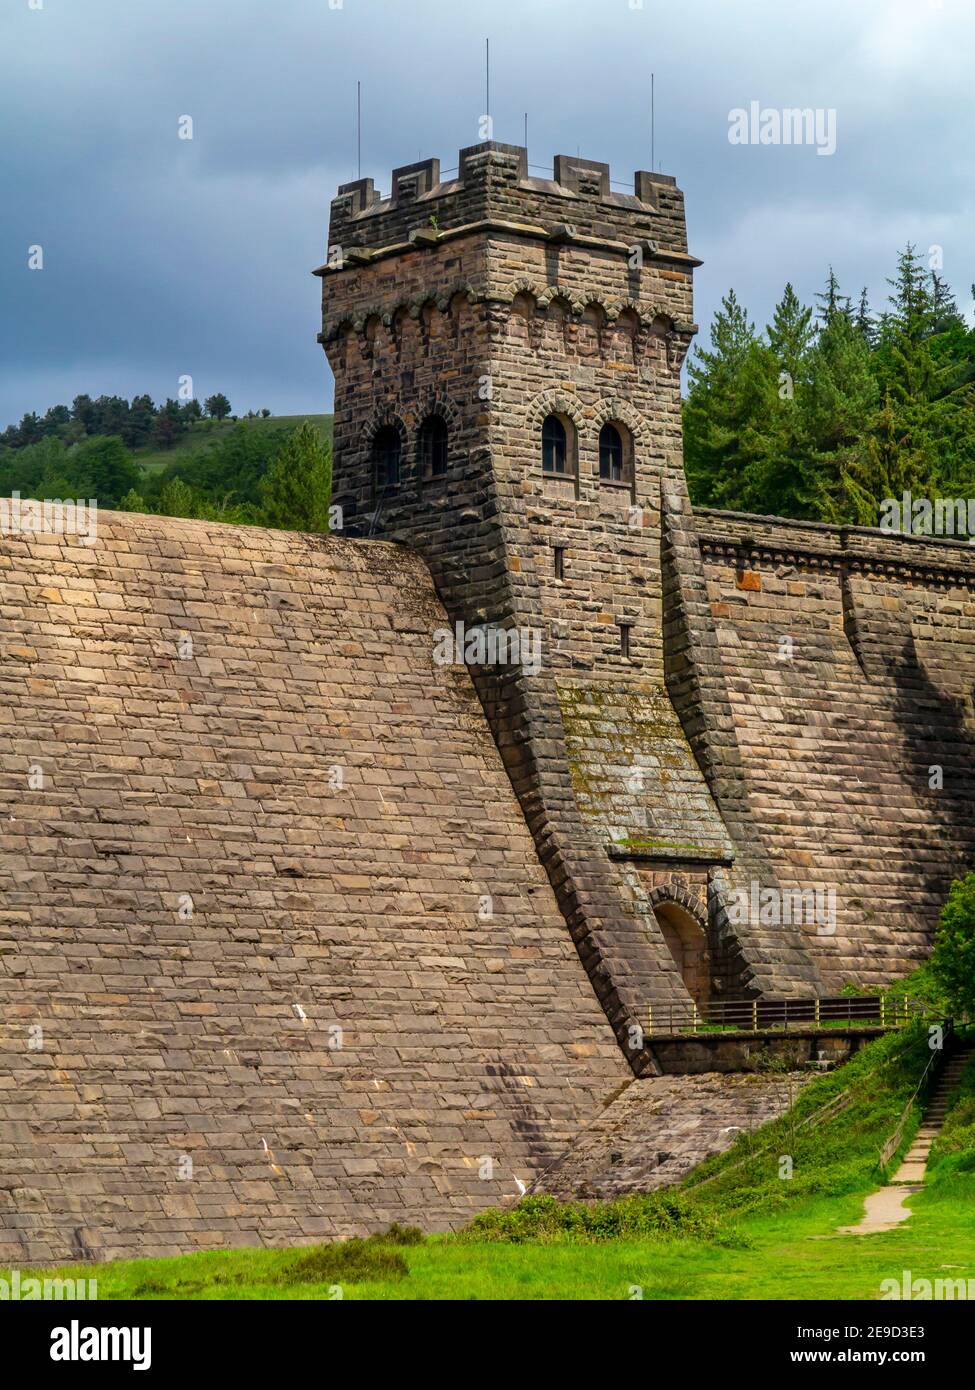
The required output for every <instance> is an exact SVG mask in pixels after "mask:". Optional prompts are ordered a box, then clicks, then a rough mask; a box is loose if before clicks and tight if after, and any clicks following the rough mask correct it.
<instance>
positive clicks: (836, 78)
mask: <svg viewBox="0 0 975 1390" xmlns="http://www.w3.org/2000/svg"><path fill="white" fill-rule="evenodd" d="M332 3H333V4H334V0H332ZM486 34H490V36H491V41H492V102H491V105H492V112H493V114H494V116H495V135H496V138H498V139H501V140H510V141H513V142H519V143H520V141H521V138H522V130H523V119H524V112H525V111H526V110H527V111H528V113H529V142H530V156H531V159H532V162H533V163H537V164H548V165H550V163H551V158H552V156H553V155H554V154H555V153H557V152H567V153H573V152H575V150H576V149H577V148H578V149H580V150H581V152H582V153H583V154H584V155H587V156H589V157H590V158H595V159H605V160H609V161H610V162H611V164H612V166H613V177H614V178H615V179H618V180H621V181H625V180H628V179H631V178H632V173H633V170H634V169H636V168H645V167H648V165H649V132H650V115H649V91H650V73H651V71H655V72H656V75H657V97H658V100H657V154H658V161H657V162H658V166H659V167H662V168H663V169H664V170H665V171H667V172H669V173H673V174H676V176H677V178H678V180H679V182H680V183H681V185H682V186H683V188H684V190H685V192H686V194H687V206H688V220H689V226H690V232H691V243H692V249H693V250H694V251H695V252H696V253H697V254H698V255H699V256H702V257H703V258H704V260H705V262H706V264H705V266H704V268H703V269H702V270H701V271H700V272H699V274H698V280H697V316H698V319H699V321H700V322H702V323H707V321H708V319H709V318H710V314H711V312H712V310H713V308H714V307H715V305H716V303H717V301H718V299H719V298H720V295H721V294H722V293H723V292H724V291H725V290H726V289H727V288H728V287H729V286H730V285H734V286H735V288H736V289H737V290H738V292H739V294H740V296H741V297H742V298H743V299H744V300H745V302H746V304H747V305H748V306H749V308H750V309H751V311H752V313H753V316H754V317H756V318H757V319H758V320H759V321H760V322H764V320H765V318H766V317H767V316H768V313H769V312H770V309H771V306H772V304H773V303H774V300H775V299H776V298H777V296H778V294H779V292H780V291H781V287H782V284H783V283H784V281H785V279H786V278H789V277H791V278H792V279H793V280H795V281H796V283H797V287H798V288H799V289H800V291H801V292H802V293H803V294H804V295H805V296H806V297H807V298H810V297H811V296H812V294H813V293H814V291H815V290H816V289H817V288H819V285H820V283H821V281H822V279H823V277H824V275H825V271H826V267H827V265H828V264H829V263H832V264H834V265H835V267H836V269H837V272H838V274H839V275H840V277H841V280H842V282H843V284H844V287H845V288H846V289H847V291H848V292H850V293H857V292H858V291H859V289H860V287H861V285H863V284H868V285H869V286H870V287H871V290H872V292H873V294H874V298H875V299H878V300H879V297H880V296H881V295H882V294H883V293H884V292H885V286H884V277H885V275H886V274H888V273H890V270H891V268H892V262H893V257H894V254H895V251H896V250H897V248H898V247H899V246H901V245H903V243H904V242H905V241H906V240H908V239H909V238H910V239H912V240H914V241H916V242H918V243H919V244H920V245H921V246H922V247H923V248H924V249H925V250H926V249H927V247H928V246H930V245H932V244H939V245H942V246H943V247H944V248H945V271H946V274H947V275H948V278H949V279H950V280H951V281H952V283H953V284H954V286H955V288H956V290H957V291H958V292H959V295H960V298H961V300H962V302H963V304H964V306H965V307H966V308H967V307H969V304H970V299H969V295H968V286H969V284H970V282H971V280H972V279H975V253H973V252H972V251H970V249H969V248H971V247H972V246H973V237H972V231H973V221H975V218H973V206H972V195H971V191H970V190H971V188H972V186H973V182H972V177H971V175H972V154H971V148H972V143H973V141H972V129H971V118H970V96H969V91H970V77H969V72H968V69H969V67H970V54H971V51H972V44H971V40H972V38H973V37H975V12H973V8H972V6H971V5H970V4H969V3H968V0H943V3H941V4H938V3H936V0H858V3H857V4H855V5H854V4H850V3H848V0H842V2H841V0H818V3H806V4H799V5H792V6H783V5H782V4H781V2H780V0H746V3H733V0H685V3H684V4H683V5H681V6H673V5H668V6H663V5H661V4H659V3H657V0H644V4H643V5H642V6H640V5H638V4H636V3H634V0H564V2H563V3H558V0H555V3H552V0H546V3H542V2H541V0H493V2H492V3H487V4H470V3H466V2H465V3H464V4H456V3H451V2H450V0H416V2H415V3H410V2H409V0H344V3H343V4H342V5H341V6H340V7H339V6H336V7H335V8H332V7H331V5H330V3H329V0H205V3H204V0H139V3H137V4H136V3H132V0H83V3H79V0H43V5H42V8H41V9H39V10H37V9H32V8H30V5H29V0H5V3H4V10H3V14H2V18H0V121H2V128H3V130H4V132H5V135H4V142H3V145H2V148H0V181H2V182H0V187H2V189H3V195H2V211H0V296H2V303H3V309H4V312H3V320H2V333H0V423H6V422H7V421H9V420H10V419H13V418H19V416H20V415H21V414H22V413H23V411H24V410H27V409H36V410H43V409H45V408H46V407H47V406H48V405H50V404H52V403H54V402H55V401H60V400H70V399H71V398H72V397H73V396H74V395H75V394H76V393H77V392H78V391H90V392H93V393H98V392H101V391H106V392H119V393H121V394H124V395H132V394H134V393H135V392H137V391H142V390H146V389H148V390H149V391H150V392H151V393H152V394H153V395H154V396H156V397H157V398H161V397H165V396H166V395H173V394H175V392H176V390H177V383H178V378H179V377H180V376H182V375H183V374H185V373H190V374H191V375H192V376H193V379H194V385H195V387H196V390H197V393H198V394H201V395H202V394H207V393H209V392H211V391H214V390H217V389H224V390H226V391H227V392H228V393H229V394H230V396H231V398H232V400H233V401H234V404H235V406H236V407H237V408H239V409H246V408H248V407H254V408H257V407H260V406H264V405H267V406H269V407H271V408H272V409H274V410H275V411H276V412H282V413H283V412H291V411H299V410H318V409H322V408H323V407H324V406H325V404H326V403H327V394H326V393H327V388H328V383H327V374H326V370H325V366H324V360H323V358H322V355H321V351H320V349H319V348H317V347H316V345H315V342H314V336H315V331H316V328H317V293H318V284H317V282H316V281H314V280H313V279H311V277H310V276H309V274H308V272H309V270H310V269H311V267H312V266H314V265H316V264H318V263H320V261H321V260H322V259H323V256H324V247H325V234H326V228H327V219H328V203H329V199H330V197H331V195H332V192H333V191H334V187H335V185H336V184H337V183H339V182H342V181H344V180H347V179H348V178H350V177H352V176H353V175H354V172H355V171H354V158H355V153H354V123H353V115H354V100H355V81H356V78H361V80H362V83H363V90H364V123H363V124H364V132H363V164H364V169H363V172H364V173H367V174H371V175H372V176H373V177H375V179H376V181H377V184H378V186H379V187H380V188H382V189H384V190H385V189H386V188H387V187H388V180H389V171H390V170H391V169H392V167H393V166H394V165H396V164H402V163H408V162H410V161H411V160H413V159H415V158H416V157H417V156H418V155H419V154H421V153H422V154H423V155H428V154H438V155H439V156H440V157H441V159H442V161H443V163H444V166H445V167H446V166H450V165H453V164H454V163H455V162H456V154H457V150H458V149H459V148H460V147H461V146H462V145H467V144H472V143H474V142H475V141H476V140H477V139H478V130H477V122H478V119H479V117H480V115H481V114H482V111H483V107H484V95H483V92H484V85H483V84H484V70H483V61H484V48H483V40H484V36H485V35H486ZM753 100H754V101H758V102H760V103H761V104H762V106H765V107H783V106H812V107H824V108H832V109H835V110H836V113H837V116H836V118H837V135H838V146H837V151H836V154H835V155H833V156H831V157H828V158H823V157H820V156H817V154H816V152H815V150H814V149H812V148H808V147H788V148H787V147H778V148H776V147H768V146H762V147H744V148H741V147H735V146H732V145H730V144H729V142H728V113H729V111H730V110H731V109H732V108H735V107H747V106H748V105H749V103H750V102H751V101H753ZM182 115H190V116H192V118H193V122H194V139H193V140H192V141H181V140H179V139H178V138H177V122H178V118H179V117H180V116H182ZM36 244H40V245H42V246H43V248H44V256H45V269H44V270H43V271H41V272H30V271H28V269H27V248H28V247H29V246H31V245H36Z"/></svg>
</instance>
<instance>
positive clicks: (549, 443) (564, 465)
mask: <svg viewBox="0 0 975 1390" xmlns="http://www.w3.org/2000/svg"><path fill="white" fill-rule="evenodd" d="M542 472H543V473H554V474H557V475H561V476H562V477H563V478H567V477H569V476H570V475H571V473H572V468H571V457H570V453H569V433H568V430H567V429H566V427H565V424H564V422H563V421H562V420H560V419H559V417H558V416H557V415H548V416H546V418H545V421H544V423H543V425H542Z"/></svg>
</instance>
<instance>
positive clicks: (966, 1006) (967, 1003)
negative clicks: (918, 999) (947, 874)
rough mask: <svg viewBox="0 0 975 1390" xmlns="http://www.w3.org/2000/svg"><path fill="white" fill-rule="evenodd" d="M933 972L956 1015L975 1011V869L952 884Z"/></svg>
mask: <svg viewBox="0 0 975 1390" xmlns="http://www.w3.org/2000/svg"><path fill="white" fill-rule="evenodd" d="M931 972H932V974H933V975H934V977H935V979H936V980H937V982H938V984H939V986H940V988H941V990H942V992H943V994H944V996H945V999H946V1001H947V1004H948V1007H949V1009H950V1010H951V1011H952V1013H954V1014H955V1016H956V1017H958V1016H960V1015H966V1014H973V1013H975V871H973V872H972V873H969V874H966V876H965V877H964V878H962V879H957V880H956V881H955V882H954V883H953V884H952V885H951V892H950V893H949V894H948V901H947V902H946V903H945V905H944V908H943V909H942V912H941V925H940V926H939V928H938V932H937V935H936V936H935V939H934V951H933V953H932V956H931Z"/></svg>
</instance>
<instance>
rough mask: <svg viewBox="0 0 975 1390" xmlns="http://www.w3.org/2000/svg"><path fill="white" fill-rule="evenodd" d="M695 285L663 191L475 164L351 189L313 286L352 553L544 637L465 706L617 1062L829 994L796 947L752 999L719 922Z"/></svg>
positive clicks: (490, 618)
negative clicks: (546, 881)
mask: <svg viewBox="0 0 975 1390" xmlns="http://www.w3.org/2000/svg"><path fill="white" fill-rule="evenodd" d="M698 264H700V262H698V261H696V260H695V259H694V257H693V256H691V255H690V254H689V252H688V247H687V234H686V228H685V220H684V204H683V196H682V194H681V192H680V190H679V189H678V188H677V186H676V183H675V181H674V179H672V178H669V177H666V176H664V175H662V174H657V173H648V172H646V171H640V172H637V173H636V175H635V176H634V182H633V191H632V192H617V191H615V190H614V188H613V185H612V183H611V180H610V170H609V166H608V165H606V164H600V163H595V162H592V161H589V160H583V159H575V158H571V157H568V156H558V157H557V158H556V160H555V167H554V177H553V178H550V179H549V178H533V177H530V176H529V173H528V164H527V155H526V151H525V150H524V149H521V148H518V147H515V146H510V145H501V144H497V143H487V144H482V145H476V146H473V147H471V148H469V149H465V150H462V151H461V153H460V157H459V166H458V169H457V171H456V173H455V174H454V175H453V176H452V177H450V178H447V179H444V178H442V177H441V173H440V165H439V161H438V160H435V159H431V160H425V161H423V162H421V163H417V164H412V165H408V166H406V167H405V168H401V169H396V170H394V172H393V175H392V189H391V193H390V196H389V197H388V198H381V197H380V196H379V195H378V194H377V193H376V191H375V189H374V187H373V182H372V180H371V179H362V180H359V181H358V182H356V183H351V184H347V185H344V186H343V187H341V188H340V189H339V193H338V196H337V197H336V198H335V200H334V201H333V203H332V208H331V224H330V228H329V250H328V260H327V262H326V264H325V265H323V266H322V267H321V268H320V269H319V270H318V271H316V274H319V275H320V276H321V277H322V281H323V286H322V288H323V328H322V334H321V342H322V344H323V346H324V348H325V351H326V353H327V355H328V360H329V362H330V364H331V366H332V369H333V371H334V374H335V461H334V493H333V501H334V502H335V503H337V504H339V505H340V506H341V507H342V509H343V513H344V526H345V529H346V533H347V534H349V535H353V536H374V537H377V538H378V537H382V538H384V539H393V540H399V541H402V542H404V543H406V544H408V545H410V546H414V547H416V548H418V549H419V550H420V551H421V552H422V554H423V555H424V556H425V558H426V560H427V562H428V564H429V565H430V567H431V569H432V571H433V575H434V579H435V581H436V584H437V586H438V589H439V591H440V594H441V597H442V598H443V600H444V603H445V605H446V607H447V610H448V612H449V613H450V614H451V616H452V617H453V618H454V619H455V620H456V621H458V622H463V623H464V624H465V625H467V626H468V627H469V626H471V625H481V624H486V625H490V626H493V625H499V626H501V627H504V628H515V629H518V630H519V631H522V632H524V631H529V632H531V633H534V634H537V635H538V637H539V638H540V641H541V651H542V667H541V670H538V671H530V670H528V669H526V667H525V666H524V665H522V666H514V665H508V666H504V665H498V664H495V665H485V666H483V667H481V668H479V669H477V670H476V671H475V673H474V674H475V681H476V684H477V687H478V692H479V694H480V697H481V700H482V702H483V704H484V706H485V709H486V711H487V713H488V716H489V718H490V721H491V725H492V729H493V731H494V734H495V738H496V740H497V742H498V745H499V747H500V749H501V751H502V754H503V756H504V759H505V762H506V766H507V768H508V772H509V775H510V776H511V779H512V782H513V785H514V787H515V790H516V791H517V793H518V795H519V797H520V799H521V802H522V806H523V808H524V810H525V814H526V817H527V819H528V823H529V825H530V827H531V829H532V832H533V834H534V837H535V842H536V845H537V848H538V852H539V855H540V857H541V859H542V862H543V863H544V864H545V866H546V868H547V870H548V873H549V876H550V879H551V881H552V884H553V886H554V887H555V889H556V892H557V894H558V896H559V901H560V905H561V907H562V910H563V912H564V914H565V917H566V921H567V923H568V926H569V928H570V930H571V931H572V934H573V937H574V939H575V941H576V944H577V946H578V948H579V951H580V954H581V956H582V959H583V961H584V963H585V964H586V967H587V969H588V971H589V974H590V978H591V979H592V981H593V984H594V986H595V988H596V991H597V993H598V995H599V997H600V999H601V1000H602V1002H603V1004H604V1007H605V1008H606V1011H607V1014H608V1015H609V1017H610V1019H611V1021H612V1022H613V1023H614V1026H615V1027H616V1029H617V1034H618V1036H620V1037H621V1040H623V1039H624V1038H632V1036H633V1035H632V1032H631V1028H632V1025H633V1024H634V1023H636V1022H640V1021H641V1020H642V1019H644V1018H645V1012H646V1009H647V1006H648V1005H652V1004H654V1003H657V1004H658V1005H659V1004H663V1005H666V1004H667V1003H668V1002H671V1003H672V1002H678V1003H680V1002H683V1003H685V1004H686V1003H689V1002H690V998H691V997H693V998H695V999H696V1000H698V1001H699V1002H701V1001H703V1000H704V999H706V998H707V996H708V995H709V994H710V993H711V992H712V991H714V990H724V991H725V992H726V993H727V992H729V991H741V990H743V989H745V990H749V991H751V992H754V991H755V990H756V989H758V988H766V989H767V988H775V989H776V991H777V992H781V991H783V990H788V991H789V992H794V991H795V989H796V988H799V989H800V990H801V989H802V988H803V987H804V983H803V982H804V981H805V982H806V984H809V983H810V982H812V980H813V973H812V972H811V968H810V967H809V965H808V962H807V960H806V958H805V953H804V952H803V950H802V948H801V945H800V944H799V943H798V942H797V941H793V940H792V939H791V937H790V934H789V933H788V932H785V933H780V935H779V938H778V940H777V943H776V957H777V960H778V962H779V963H780V964H781V965H782V967H783V969H782V971H780V975H779V978H772V976H771V975H769V974H768V971H766V976H765V977H764V978H760V977H759V975H758V974H757V973H756V967H755V965H754V964H750V963H748V962H746V961H745V960H744V959H743V957H742V954H741V943H740V941H739V940H738V938H737V936H735V934H734V933H729V932H728V931H727V923H726V921H725V920H724V917H723V915H722V913H721V911H720V893H721V891H722V888H723V887H724V886H726V881H727V871H728V869H729V868H730V866H731V864H732V860H733V857H734V856H733V852H732V846H731V841H730V839H729V835H728V831H727V829H726V828H725V824H724V823H723V822H722V818H721V816H720V815H719V814H718V811H717V809H716V805H715V803H714V801H713V799H712V795H711V792H710V791H709V788H708V786H707V783H706V781H705V778H704V776H703V775H702V772H701V766H702V765H703V758H702V749H703V747H704V745H703V744H701V746H700V747H699V746H698V744H699V743H700V738H701V735H702V732H703V731H702V730H701V729H699V728H696V727H695V720H694V715H693V707H694V700H693V694H694V692H693V691H692V690H691V689H690V686H691V685H692V684H693V682H694V681H695V680H700V676H699V675H698V674H696V673H693V672H692V671H691V663H688V662H687V661H686V660H685V658H684V655H683V653H684V652H685V650H686V648H687V647H688V646H689V641H690V633H689V623H690V622H691V621H692V614H693V607H694V602H695V594H694V588H693V586H694V575H693V573H692V572H691V570H692V566H691V568H689V567H688V566H689V564H690V561H688V560H687V557H688V556H689V555H690V552H691V549H692V547H691V544H690V539H689V533H688V532H687V529H686V528H687V524H688V523H689V506H688V503H687V497H686V489H685V485H684V479H683V471H682V457H681V424H680V381H679V378H680V369H681V365H682V363H683V360H684V357H685V355H686V353H687V350H688V347H689V345H690V342H691V339H692V336H693V334H694V332H695V325H694V323H693V306H692V279H693V272H694V268H695V266H697V265H698ZM665 514H666V515H667V516H669V517H670V523H669V525H668V526H666V527H665V525H664V523H663V520H662V518H663V517H664V515H665ZM682 555H683V556H684V559H682ZM685 561H687V562H686V563H685ZM698 597H699V596H698ZM665 627H666V628H667V630H668V640H667V642H666V643H665V640H664V638H665ZM665 652H666V656H665ZM685 708H686V712H687V717H686V719H685V723H686V725H687V727H686V729H685V728H684V727H682V723H681V716H682V714H683V713H684V710H685ZM695 754H697V756H695ZM631 1051H632V1049H631Z"/></svg>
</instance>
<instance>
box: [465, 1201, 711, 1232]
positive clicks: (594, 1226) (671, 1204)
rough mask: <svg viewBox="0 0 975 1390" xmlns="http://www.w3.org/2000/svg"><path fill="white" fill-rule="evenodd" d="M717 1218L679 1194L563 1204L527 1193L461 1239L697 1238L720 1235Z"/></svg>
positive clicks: (482, 1218) (479, 1219) (482, 1217)
mask: <svg viewBox="0 0 975 1390" xmlns="http://www.w3.org/2000/svg"><path fill="white" fill-rule="evenodd" d="M717 1227H718V1223H717V1219H716V1218H715V1217H713V1216H710V1215H708V1214H706V1213H703V1212H701V1211H700V1210H699V1209H698V1208H697V1207H695V1206H693V1205H692V1204H691V1203H690V1202H689V1201H688V1199H687V1198H686V1197H685V1196H683V1194H681V1193H679V1192H673V1191H663V1192H650V1193H645V1194H636V1195H633V1196H628V1197H620V1198H617V1199H616V1200H615V1201H612V1202H593V1203H586V1202H560V1201H559V1200H558V1199H557V1198H556V1197H550V1196H542V1197H524V1198H523V1199H522V1200H521V1201H520V1202H519V1203H518V1204H517V1206H514V1207H511V1208H510V1209H509V1210H507V1211H501V1210H500V1209H498V1208H496V1207H495V1208H492V1209H491V1210H490V1211H484V1212H481V1213H480V1214H479V1215H478V1216H476V1217H475V1218H474V1220H473V1221H472V1222H471V1224H470V1225H469V1226H467V1227H466V1228H465V1229H464V1230H463V1231H461V1232H460V1233H459V1234H458V1236H457V1239H458V1240H470V1241H482V1240H483V1241H506V1242H509V1243H511V1244H514V1245H520V1244H522V1243H523V1242H526V1241H552V1240H562V1239H569V1240H581V1241H601V1240H640V1239H646V1238H647V1237H648V1236H698V1237H702V1238H704V1239H709V1238H711V1237H713V1236H714V1235H715V1234H716V1233H717Z"/></svg>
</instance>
